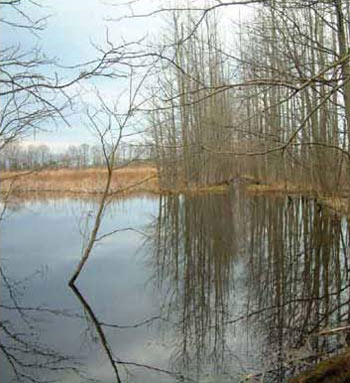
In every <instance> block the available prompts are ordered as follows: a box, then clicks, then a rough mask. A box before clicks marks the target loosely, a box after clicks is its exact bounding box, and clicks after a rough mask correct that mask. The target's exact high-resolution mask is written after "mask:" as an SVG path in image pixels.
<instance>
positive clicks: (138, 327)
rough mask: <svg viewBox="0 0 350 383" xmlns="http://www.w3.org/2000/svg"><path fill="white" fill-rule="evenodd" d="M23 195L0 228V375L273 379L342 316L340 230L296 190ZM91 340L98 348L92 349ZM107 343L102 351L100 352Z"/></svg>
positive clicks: (349, 286)
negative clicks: (95, 235) (292, 193)
mask: <svg viewBox="0 0 350 383" xmlns="http://www.w3.org/2000/svg"><path fill="white" fill-rule="evenodd" d="M96 208H97V205H96V203H94V202H87V201H81V200H74V199H60V200H54V199H46V200H37V201H27V202H25V201H22V202H21V203H18V204H16V205H15V206H13V207H12V208H11V209H10V210H9V211H8V214H7V216H6V219H5V220H4V222H2V229H1V242H0V250H1V318H0V348H1V350H0V351H1V370H0V381H1V382H11V381H23V382H47V381H58V382H73V383H74V382H86V381H97V382H115V381H117V378H116V374H115V370H114V369H113V367H112V364H111V360H110V358H112V359H113V360H114V362H115V363H116V364H115V365H116V366H117V369H118V373H119V375H120V379H121V381H122V382H176V381H191V382H237V383H238V382H240V381H242V380H244V379H246V378H247V377H248V376H249V377H251V378H252V377H253V378H254V379H255V381H261V382H263V381H265V382H272V381H276V382H284V381H286V380H287V379H288V377H289V376H291V375H293V374H295V373H297V372H298V371H299V370H300V369H301V368H304V367H305V366H308V365H309V364H311V363H313V362H314V361H315V360H317V359H319V358H320V357H322V355H324V354H325V353H330V352H339V351H340V350H341V349H342V348H343V347H344V344H345V339H344V336H343V335H342V334H337V335H333V336H322V335H320V332H321V331H322V330H324V329H328V328H334V327H338V326H341V325H344V324H349V322H350V280H349V276H350V275H349V273H350V266H349V264H348V262H349V260H348V256H349V226H348V222H347V220H346V219H345V218H342V217H338V216H335V215H334V214H331V213H329V212H327V211H326V210H325V209H324V208H323V207H322V206H320V205H319V204H318V203H317V202H315V201H313V200H310V199H305V198H301V197H294V198H290V197H264V196H254V197H249V196H246V195H244V193H241V192H238V191H234V190H232V191H231V192H230V193H228V194H222V195H199V196H183V195H181V196H167V197H164V196H162V197H149V196H141V197H140V196H138V197H131V198H129V199H124V200H118V201H115V202H113V203H112V204H111V205H110V206H109V207H108V210H107V211H106V214H105V217H104V221H103V225H102V227H101V230H100V235H103V234H105V233H109V232H111V231H115V230H118V231H117V232H116V233H114V234H113V235H110V236H107V237H105V238H104V239H102V240H101V241H99V242H98V243H97V244H96V247H95V249H94V251H93V253H92V255H91V257H90V258H89V260H88V262H87V264H86V265H85V268H84V269H83V272H82V273H81V274H80V276H79V278H78V280H77V283H76V284H77V288H78V290H77V291H74V290H72V289H71V288H69V287H68V280H69V278H70V277H71V275H72V273H73V271H74V270H75V267H76V266H77V264H78V262H79V259H80V256H81V253H82V247H83V244H84V240H85V239H84V238H86V234H87V233H88V231H89V228H90V226H91V223H92V219H93V216H94V214H95V211H96ZM103 343H104V344H103ZM108 350H109V352H110V355H108Z"/></svg>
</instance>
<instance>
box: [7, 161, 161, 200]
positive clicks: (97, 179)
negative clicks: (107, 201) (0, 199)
mask: <svg viewBox="0 0 350 383" xmlns="http://www.w3.org/2000/svg"><path fill="white" fill-rule="evenodd" d="M106 180H107V170H106V169H103V168H89V169H55V170H53V169H50V170H41V171H18V172H12V171H11V172H10V171H5V172H1V174H0V190H1V193H3V194H6V193H8V192H9V191H11V193H26V192H35V193H47V192H50V193H70V194H100V193H102V192H103V191H104V188H105V185H106ZM126 192H149V193H158V192H159V186H158V178H157V170H156V169H155V168H154V167H152V166H133V167H131V166H129V167H125V168H120V169H116V170H115V171H114V172H113V177H112V182H111V187H110V193H111V194H113V193H126Z"/></svg>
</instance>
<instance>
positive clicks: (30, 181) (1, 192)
mask: <svg viewBox="0 0 350 383" xmlns="http://www.w3.org/2000/svg"><path fill="white" fill-rule="evenodd" d="M106 176H107V171H106V169H105V168H87V169H68V168H60V169H43V170H33V171H3V172H1V173H0V197H1V198H2V199H3V198H5V199H6V198H7V197H8V196H11V197H15V198H21V197H25V196H26V195H27V196H28V195H35V197H36V198H39V196H40V195H41V196H43V197H47V196H48V195H52V196H54V197H56V198H64V197H69V196H71V197H77V198H83V199H85V198H98V197H99V196H100V195H101V194H102V193H103V191H104V187H105V180H106ZM232 186H234V187H235V186H237V187H243V188H244V189H245V190H246V192H247V193H248V194H249V195H281V196H286V195H292V196H293V195H303V196H305V197H308V198H316V199H317V200H318V201H319V202H320V203H321V204H322V205H324V206H326V207H327V208H329V209H330V210H331V211H333V212H334V213H336V214H342V215H347V216H349V215H350V203H349V199H348V197H347V196H346V195H345V194H344V192H343V193H339V192H338V193H337V192H333V193H324V192H321V191H318V190H315V189H313V188H310V187H309V188H307V187H305V186H302V185H296V184H292V183H289V182H271V183H269V182H263V181H261V180H257V179H254V178H251V177H243V176H242V177H236V178H234V179H233V180H231V181H229V182H224V183H220V184H211V185H198V186H192V187H191V188H185V187H179V188H176V189H174V190H165V189H162V188H161V187H160V186H159V182H158V174H157V169H156V168H155V167H154V166H151V165H144V164H142V165H141V164H139V165H129V166H127V167H122V168H119V169H116V170H114V172H113V177H112V182H111V188H110V193H109V197H111V198H113V197H118V196H123V197H125V196H128V195H135V194H140V193H144V194H149V195H172V194H174V195H175V194H187V195H197V194H206V193H213V194H223V193H227V192H228V191H229V190H230V188H232Z"/></svg>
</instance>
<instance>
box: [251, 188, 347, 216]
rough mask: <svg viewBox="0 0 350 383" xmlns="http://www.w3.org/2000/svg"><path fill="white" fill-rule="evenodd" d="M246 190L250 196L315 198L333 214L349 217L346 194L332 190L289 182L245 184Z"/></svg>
mask: <svg viewBox="0 0 350 383" xmlns="http://www.w3.org/2000/svg"><path fill="white" fill-rule="evenodd" d="M246 190H247V191H248V193H250V194H254V195H259V194H264V195H266V194H284V195H285V194H290V195H293V194H294V195H304V196H309V197H313V198H316V199H317V200H318V201H319V202H320V203H322V204H323V205H325V206H327V207H328V208H330V209H331V210H333V211H334V212H337V213H340V214H346V215H350V204H349V200H350V199H349V196H348V194H349V193H348V192H344V190H343V191H339V190H333V191H322V190H318V189H316V188H314V187H312V185H298V184H295V183H290V182H270V183H269V182H267V183H264V182H259V181H255V180H254V181H252V182H251V183H247V185H246Z"/></svg>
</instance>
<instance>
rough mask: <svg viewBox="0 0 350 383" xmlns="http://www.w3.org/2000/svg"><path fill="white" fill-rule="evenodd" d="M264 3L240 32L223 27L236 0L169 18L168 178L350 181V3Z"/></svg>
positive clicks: (156, 125) (161, 84) (162, 139)
mask: <svg viewBox="0 0 350 383" xmlns="http://www.w3.org/2000/svg"><path fill="white" fill-rule="evenodd" d="M250 3H253V2H250ZM255 3H258V5H257V6H256V9H255V13H254V17H253V18H252V19H251V20H249V22H237V23H236V25H235V26H232V30H233V33H232V34H230V32H229V31H228V30H227V28H226V30H225V31H223V30H222V28H220V25H221V20H220V18H219V13H218V12H217V10H218V9H219V8H220V7H228V6H233V5H234V2H227V3H226V2H220V3H218V4H216V5H215V4H214V5H212V6H211V7H210V6H209V5H208V7H206V8H204V9H200V8H199V9H195V8H190V7H188V8H187V9H186V10H181V9H180V10H179V9H177V10H173V12H172V13H171V15H170V16H169V18H168V24H169V29H168V31H167V33H166V35H165V36H164V39H165V40H166V42H165V44H164V46H167V47H168V52H169V56H171V57H172V61H171V63H169V62H168V61H166V62H165V61H162V62H161V63H160V69H161V70H160V71H159V76H158V80H157V86H155V87H154V89H153V90H152V106H151V107H150V109H151V114H150V125H151V127H152V137H153V141H154V144H155V146H156V150H157V156H158V167H159V171H160V174H161V177H160V178H161V181H162V182H163V183H164V184H166V185H167V186H169V187H171V186H174V185H176V184H177V183H179V182H182V183H184V184H186V185H190V184H191V183H203V184H206V183H217V182H222V181H225V180H227V179H230V178H232V177H234V176H241V175H250V176H253V177H256V178H259V179H263V180H266V181H283V182H287V181H291V182H295V183H301V184H307V185H312V186H313V187H314V188H316V189H319V190H325V191H328V192H329V191H332V190H334V189H339V188H344V189H345V188H346V187H347V185H348V175H349V170H350V168H349V159H350V152H349V149H350V147H349V144H350V130H349V128H350V81H349V80H350V65H349V57H350V56H349V49H348V47H349V45H350V41H349V36H350V22H349V20H350V18H349V17H350V4H349V2H348V1H342V0H331V1H301V0H295V1H284V0H271V1H260V2H255ZM259 3H260V4H259ZM198 12H199V14H200V16H198ZM228 42H229V43H228Z"/></svg>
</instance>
